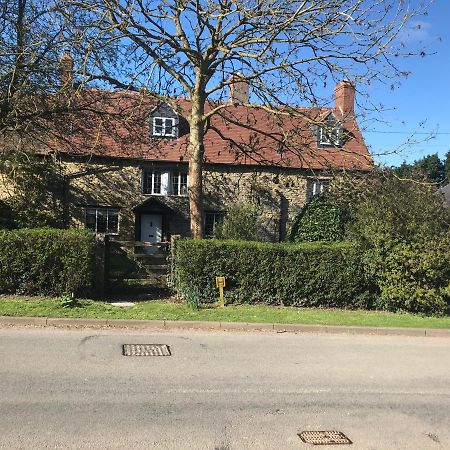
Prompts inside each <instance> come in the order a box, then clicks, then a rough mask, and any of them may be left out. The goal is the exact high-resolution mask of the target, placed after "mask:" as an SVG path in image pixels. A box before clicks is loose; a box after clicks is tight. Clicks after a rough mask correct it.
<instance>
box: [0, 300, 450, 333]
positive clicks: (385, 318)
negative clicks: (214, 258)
mask: <svg viewBox="0 0 450 450" xmlns="http://www.w3.org/2000/svg"><path fill="white" fill-rule="evenodd" d="M0 316H33V317H74V318H75V317H77V318H100V319H101V318H107V319H147V320H207V321H222V322H252V323H294V324H317V325H348V326H370V327H411V328H450V317H449V316H447V317H422V316H418V315H414V314H406V313H405V314H394V313H388V312H380V311H363V310H357V311H347V310H339V309H311V308H289V307H273V306H262V305H235V306H227V307H226V308H223V309H221V308H213V307H208V308H201V309H199V310H192V309H190V308H189V307H188V306H187V305H185V304H180V303H173V302H171V301H169V300H164V301H162V300H158V301H156V300H150V301H139V302H138V303H136V304H135V306H131V307H126V308H124V307H118V306H113V305H111V304H110V303H108V302H102V301H93V300H80V302H79V306H76V307H73V308H64V307H62V305H61V302H60V300H58V299H55V298H48V297H22V296H19V297H13V296H0Z"/></svg>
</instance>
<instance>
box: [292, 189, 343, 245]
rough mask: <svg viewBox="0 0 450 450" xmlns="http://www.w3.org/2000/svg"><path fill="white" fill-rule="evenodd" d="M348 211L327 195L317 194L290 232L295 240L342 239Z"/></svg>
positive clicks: (330, 240) (331, 240)
mask: <svg viewBox="0 0 450 450" xmlns="http://www.w3.org/2000/svg"><path fill="white" fill-rule="evenodd" d="M347 217H348V212H347V211H346V210H345V209H343V208H342V207H339V206H338V205H337V204H335V203H334V202H333V201H332V200H331V199H329V197H328V196H327V195H316V196H314V197H313V198H312V199H311V201H310V202H309V203H308V204H307V205H306V206H305V207H304V208H303V210H302V211H301V212H300V214H299V215H298V216H297V217H296V219H295V220H294V224H293V225H292V230H291V234H290V239H289V240H290V241H293V242H304V241H309V242H315V241H328V242H334V241H341V240H343V238H344V233H345V224H346V222H347Z"/></svg>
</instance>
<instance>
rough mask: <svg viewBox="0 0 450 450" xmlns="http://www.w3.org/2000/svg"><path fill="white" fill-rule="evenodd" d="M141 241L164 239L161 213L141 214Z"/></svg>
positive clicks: (159, 240)
mask: <svg viewBox="0 0 450 450" xmlns="http://www.w3.org/2000/svg"><path fill="white" fill-rule="evenodd" d="M141 241H145V242H161V241H162V215H161V214H141Z"/></svg>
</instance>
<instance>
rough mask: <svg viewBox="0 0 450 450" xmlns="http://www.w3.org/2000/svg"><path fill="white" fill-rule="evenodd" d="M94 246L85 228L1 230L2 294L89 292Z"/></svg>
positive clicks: (0, 272)
mask: <svg viewBox="0 0 450 450" xmlns="http://www.w3.org/2000/svg"><path fill="white" fill-rule="evenodd" d="M94 248H95V238H94V236H93V235H92V234H91V233H88V232H87V231H85V230H56V229H50V228H40V229H26V228H24V229H19V230H11V231H6V230H0V293H19V294H30V295H36V294H47V295H62V294H65V293H72V292H73V293H74V294H76V295H78V294H83V293H88V292H89V291H90V290H91V288H92V286H93V279H94V264H93V258H94Z"/></svg>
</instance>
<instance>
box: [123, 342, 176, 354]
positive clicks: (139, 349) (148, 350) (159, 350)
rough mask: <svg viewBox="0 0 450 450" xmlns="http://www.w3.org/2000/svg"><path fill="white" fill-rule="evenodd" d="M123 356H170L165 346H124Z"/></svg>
mask: <svg viewBox="0 0 450 450" xmlns="http://www.w3.org/2000/svg"><path fill="white" fill-rule="evenodd" d="M123 356H170V348H169V346H168V345H165V344H123Z"/></svg>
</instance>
